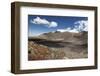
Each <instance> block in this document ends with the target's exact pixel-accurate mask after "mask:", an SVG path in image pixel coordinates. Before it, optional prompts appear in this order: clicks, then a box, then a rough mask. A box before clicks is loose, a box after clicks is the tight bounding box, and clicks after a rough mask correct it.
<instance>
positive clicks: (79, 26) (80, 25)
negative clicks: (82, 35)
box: [57, 20, 88, 33]
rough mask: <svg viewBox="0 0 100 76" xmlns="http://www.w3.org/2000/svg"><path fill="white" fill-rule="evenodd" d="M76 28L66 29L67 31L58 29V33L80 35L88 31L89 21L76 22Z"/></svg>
mask: <svg viewBox="0 0 100 76" xmlns="http://www.w3.org/2000/svg"><path fill="white" fill-rule="evenodd" d="M74 26H75V27H74V28H70V27H68V28H65V29H57V31H60V32H74V33H78V32H81V31H88V21H87V20H80V21H76V22H75V23H74Z"/></svg>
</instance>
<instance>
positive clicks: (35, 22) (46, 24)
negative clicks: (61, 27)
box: [31, 17, 58, 27]
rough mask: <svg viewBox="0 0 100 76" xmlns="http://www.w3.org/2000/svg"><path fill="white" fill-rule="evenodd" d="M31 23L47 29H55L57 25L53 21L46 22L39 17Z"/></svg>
mask: <svg viewBox="0 0 100 76" xmlns="http://www.w3.org/2000/svg"><path fill="white" fill-rule="evenodd" d="M31 23H33V24H41V25H44V26H47V27H57V26H58V23H57V22H55V21H51V22H50V21H48V20H46V19H42V18H40V17H36V18H35V19H33V20H31Z"/></svg>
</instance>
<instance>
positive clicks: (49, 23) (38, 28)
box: [28, 15, 88, 36]
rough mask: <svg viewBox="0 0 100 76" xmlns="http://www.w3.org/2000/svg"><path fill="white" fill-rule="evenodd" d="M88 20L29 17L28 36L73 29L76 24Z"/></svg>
mask: <svg viewBox="0 0 100 76" xmlns="http://www.w3.org/2000/svg"><path fill="white" fill-rule="evenodd" d="M87 20H88V18H87V17H74V16H44V15H28V36H36V35H39V34H42V33H46V32H52V31H56V30H58V29H66V28H71V29H73V28H75V25H76V24H75V22H77V21H87ZM78 25H80V24H78Z"/></svg>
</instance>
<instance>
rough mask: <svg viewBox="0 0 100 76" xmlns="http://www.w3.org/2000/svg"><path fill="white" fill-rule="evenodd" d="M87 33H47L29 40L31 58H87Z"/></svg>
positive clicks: (29, 56)
mask: <svg viewBox="0 0 100 76" xmlns="http://www.w3.org/2000/svg"><path fill="white" fill-rule="evenodd" d="M87 45H88V44H87V33H86V32H83V33H77V34H75V33H68V32H64V33H59V32H56V33H47V34H43V35H41V36H39V38H30V39H29V41H28V59H29V60H49V59H79V58H87V57H88V51H87V47H88V46H87Z"/></svg>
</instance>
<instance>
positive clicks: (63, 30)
mask: <svg viewBox="0 0 100 76" xmlns="http://www.w3.org/2000/svg"><path fill="white" fill-rule="evenodd" d="M57 31H60V32H74V33H78V31H77V30H76V29H71V28H70V27H68V28H66V29H57Z"/></svg>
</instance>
